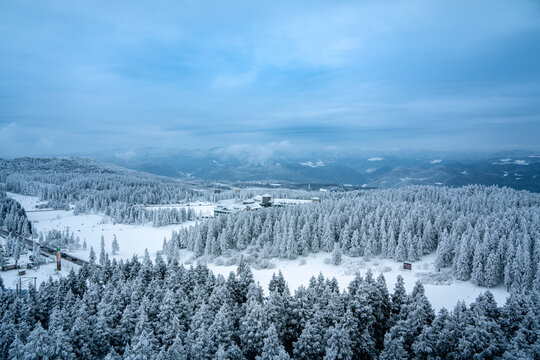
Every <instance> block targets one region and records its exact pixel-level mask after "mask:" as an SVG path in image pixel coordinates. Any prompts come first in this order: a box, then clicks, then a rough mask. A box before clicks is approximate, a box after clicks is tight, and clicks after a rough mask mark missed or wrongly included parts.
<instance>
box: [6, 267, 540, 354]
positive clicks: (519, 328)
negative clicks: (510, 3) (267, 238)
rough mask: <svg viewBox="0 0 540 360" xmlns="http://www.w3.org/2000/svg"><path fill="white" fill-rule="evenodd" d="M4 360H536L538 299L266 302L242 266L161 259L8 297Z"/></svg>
mask: <svg viewBox="0 0 540 360" xmlns="http://www.w3.org/2000/svg"><path fill="white" fill-rule="evenodd" d="M0 309H1V311H0V313H1V314H2V319H1V323H0V358H1V359H75V358H77V359H148V360H150V359H257V360H262V359H290V358H291V359H306V360H307V359H377V358H379V359H409V358H411V359H412V358H414V359H473V358H474V359H497V358H505V359H537V358H538V356H539V354H540V337H539V334H540V327H539V319H540V298H539V296H538V292H531V293H513V294H512V295H511V296H510V297H509V299H508V300H507V302H506V304H504V306H502V307H498V306H497V304H496V303H495V301H494V299H493V297H492V295H491V294H490V293H489V292H486V293H484V294H482V295H480V296H479V297H478V298H477V299H476V301H475V302H473V303H472V304H471V305H470V306H467V305H466V304H465V303H462V302H460V303H458V304H456V306H455V308H454V309H449V310H447V309H442V310H441V311H440V312H439V313H438V314H435V313H434V311H433V309H432V307H431V305H430V303H429V301H428V299H427V298H426V296H425V295H424V289H423V286H422V285H421V284H420V283H417V284H416V286H415V287H414V289H413V291H412V292H411V293H410V294H407V293H406V291H405V288H404V286H403V281H402V279H400V278H398V281H397V283H396V286H395V289H393V291H392V292H389V291H388V289H387V286H386V283H385V279H384V277H383V276H382V275H380V276H378V277H376V278H375V277H374V276H373V275H372V274H371V273H369V272H368V273H367V274H366V275H365V277H361V276H359V275H358V276H356V278H355V279H354V280H353V281H352V282H351V283H350V284H349V286H348V287H347V288H345V289H339V287H338V284H337V282H336V280H335V279H325V278H324V277H323V276H322V275H320V276H319V277H318V278H312V279H311V281H310V283H309V285H308V286H307V287H300V288H298V289H296V290H295V291H294V293H291V292H290V290H289V288H288V286H287V284H286V281H285V279H284V278H283V276H282V275H281V273H278V274H274V277H273V278H272V280H271V282H270V284H269V288H268V292H267V295H265V293H264V292H263V289H262V288H261V287H260V286H259V285H257V284H256V283H255V282H254V281H253V275H252V273H251V270H250V269H249V267H248V266H247V265H246V263H245V262H243V261H242V262H241V263H240V264H239V266H238V270H237V271H236V273H231V274H230V275H229V276H228V278H224V277H223V276H221V275H219V276H215V275H213V274H212V272H210V271H209V270H208V268H206V267H205V266H203V265H198V266H197V267H191V268H185V267H183V266H180V265H178V263H177V262H176V261H171V262H169V263H165V261H164V260H163V259H162V258H161V257H158V258H157V260H156V262H155V263H153V262H152V261H151V260H150V259H149V257H145V258H144V259H143V260H142V262H141V261H139V260H137V259H136V258H133V259H131V260H128V261H125V262H123V261H120V262H116V260H113V261H112V262H111V261H110V260H109V259H106V260H105V265H104V266H103V267H102V268H97V267H93V266H86V265H85V266H84V267H83V268H81V270H80V271H79V272H78V273H75V272H71V273H70V274H69V276H67V277H66V278H62V279H60V280H57V281H52V280H50V281H49V282H47V283H44V284H43V285H42V286H41V287H40V288H39V290H36V289H33V288H31V289H30V291H29V293H28V294H27V295H26V296H25V297H23V298H18V297H16V296H15V295H14V294H13V293H7V292H3V293H2V294H0Z"/></svg>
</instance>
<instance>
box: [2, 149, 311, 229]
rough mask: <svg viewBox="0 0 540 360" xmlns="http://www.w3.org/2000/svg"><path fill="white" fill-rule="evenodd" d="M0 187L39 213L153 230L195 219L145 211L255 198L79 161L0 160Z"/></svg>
mask: <svg viewBox="0 0 540 360" xmlns="http://www.w3.org/2000/svg"><path fill="white" fill-rule="evenodd" d="M0 187H3V188H4V189H5V190H6V191H9V192H14V193H18V194H23V195H31V196H37V197H39V199H40V200H42V201H45V202H46V203H45V204H42V205H41V206H42V207H49V208H55V209H60V210H67V209H69V206H70V204H73V205H74V206H75V208H74V212H75V214H89V213H101V214H105V215H108V216H111V217H112V218H113V219H114V220H115V221H117V222H119V223H124V224H145V223H148V222H151V223H152V224H153V225H154V226H163V225H169V224H178V223H182V222H184V221H186V220H193V219H195V214H194V213H193V212H192V211H186V210H184V211H182V210H181V209H167V208H163V209H162V208H152V209H148V208H147V207H146V206H148V205H154V204H178V203H187V202H191V201H196V200H198V201H214V202H215V201H219V200H223V199H232V198H238V199H239V200H242V199H246V198H250V197H253V196H255V195H260V194H257V193H255V192H253V191H250V190H243V191H242V192H241V193H240V194H239V193H237V192H235V191H234V190H231V189H228V187H225V189H223V190H221V189H220V191H219V192H216V191H215V189H214V186H213V185H212V184H209V183H205V182H196V183H188V182H185V181H183V180H179V179H172V178H167V177H162V176H156V175H152V174H148V173H144V172H139V171H134V170H128V169H124V168H121V167H117V166H114V165H108V164H102V163H98V162H95V161H91V160H88V159H80V158H67V159H55V158H51V159H39V158H21V159H14V160H1V159H0ZM265 192H270V193H271V194H272V195H273V196H280V197H289V196H295V197H296V198H309V195H308V194H307V192H305V191H298V190H288V189H277V190H270V189H269V190H265Z"/></svg>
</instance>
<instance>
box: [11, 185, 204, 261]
mask: <svg viewBox="0 0 540 360" xmlns="http://www.w3.org/2000/svg"><path fill="white" fill-rule="evenodd" d="M9 196H11V197H12V198H14V199H15V200H17V201H18V202H19V203H20V204H21V205H22V206H23V207H24V209H25V210H26V211H27V215H28V218H29V219H30V220H31V221H32V223H33V224H34V226H35V228H36V229H37V230H38V232H44V233H46V232H48V231H49V230H52V229H56V230H64V229H65V228H66V227H69V229H70V231H72V232H73V233H74V234H75V236H78V237H79V238H80V239H81V244H82V243H83V240H85V239H86V243H87V245H88V248H87V250H77V251H68V253H70V254H73V255H76V256H79V257H81V258H83V259H88V257H89V254H90V247H93V248H94V251H95V252H96V255H97V256H99V251H100V242H101V235H103V237H104V238H105V250H106V251H107V252H108V253H109V256H111V257H112V255H111V243H112V240H113V236H114V235H116V238H117V240H118V244H119V245H120V252H119V253H118V255H115V256H114V258H116V259H121V258H123V259H125V258H131V257H132V256H133V255H134V254H136V255H143V254H144V250H145V249H148V251H149V253H150V256H152V257H155V255H156V252H157V251H159V250H161V248H162V245H163V239H164V238H165V237H167V238H170V237H171V232H172V231H173V230H177V231H178V230H179V229H181V228H183V227H186V226H191V225H193V224H194V223H195V222H194V221H189V222H185V223H183V224H177V225H168V226H162V227H153V226H151V225H150V224H148V225H125V224H115V223H114V221H113V220H112V219H110V218H108V217H106V216H102V215H73V211H72V210H70V211H64V210H57V211H56V210H55V211H35V210H36V209H35V206H36V205H37V204H39V200H38V199H37V198H36V197H33V196H24V195H19V194H13V193H9Z"/></svg>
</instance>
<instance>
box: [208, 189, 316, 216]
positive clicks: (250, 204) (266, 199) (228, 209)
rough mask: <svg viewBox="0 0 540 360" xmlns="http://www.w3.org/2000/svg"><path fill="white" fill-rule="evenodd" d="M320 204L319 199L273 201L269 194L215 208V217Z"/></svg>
mask: <svg viewBox="0 0 540 360" xmlns="http://www.w3.org/2000/svg"><path fill="white" fill-rule="evenodd" d="M315 202H320V199H319V198H312V199H311V200H304V199H272V197H271V196H270V195H268V194H265V195H262V196H261V195H257V196H255V197H253V198H251V199H246V200H243V201H242V203H236V204H220V205H217V206H216V207H215V208H214V216H220V215H228V214H230V213H233V212H238V211H242V210H244V211H250V210H259V209H262V208H264V207H284V206H289V205H304V204H310V203H315Z"/></svg>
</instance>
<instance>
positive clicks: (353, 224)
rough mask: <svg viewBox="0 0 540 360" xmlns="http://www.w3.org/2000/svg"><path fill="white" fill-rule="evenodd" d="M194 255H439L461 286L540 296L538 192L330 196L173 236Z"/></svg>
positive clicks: (172, 249)
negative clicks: (501, 288)
mask: <svg viewBox="0 0 540 360" xmlns="http://www.w3.org/2000/svg"><path fill="white" fill-rule="evenodd" d="M182 248H186V249H189V250H193V251H194V252H195V254H196V255H197V256H202V255H206V256H209V257H215V256H221V255H231V254H233V253H234V252H236V251H242V250H245V249H248V248H249V249H251V250H253V251H252V253H255V254H258V259H264V258H270V257H282V258H295V257H297V256H301V255H305V254H307V253H315V252H319V251H327V252H330V251H336V252H343V253H345V254H346V255H349V256H364V257H367V258H369V257H372V256H382V257H385V258H392V259H395V260H397V261H403V260H409V261H415V260H418V259H420V257H421V256H422V255H425V254H429V253H432V252H436V253H437V266H438V267H439V268H443V267H449V266H451V267H452V269H453V272H454V274H455V276H456V277H457V278H458V279H460V280H469V279H470V280H471V281H472V282H473V283H475V284H477V285H481V286H488V287H491V286H496V285H498V284H500V283H504V284H505V285H506V287H507V288H508V289H514V290H519V291H524V290H526V289H530V288H532V287H535V288H536V289H540V266H539V265H538V264H540V195H539V194H535V193H529V192H525V191H515V190H511V189H508V188H498V187H484V186H466V187H461V188H446V187H432V186H413V187H406V188H400V189H385V190H369V191H359V192H347V193H332V194H330V195H328V196H327V197H326V198H325V199H324V201H322V202H321V203H319V204H312V205H309V206H291V207H286V208H281V209H266V210H260V211H256V212H242V213H237V214H232V215H230V216H227V217H220V218H215V219H210V220H206V221H203V222H201V223H199V224H198V225H196V226H195V227H193V228H190V229H184V230H181V231H180V232H178V233H173V236H172V239H171V241H169V242H168V243H167V245H166V246H165V252H166V254H167V255H168V256H170V257H173V258H174V257H175V256H177V253H178V251H177V250H178V249H182Z"/></svg>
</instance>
